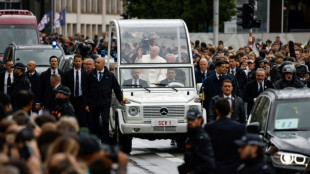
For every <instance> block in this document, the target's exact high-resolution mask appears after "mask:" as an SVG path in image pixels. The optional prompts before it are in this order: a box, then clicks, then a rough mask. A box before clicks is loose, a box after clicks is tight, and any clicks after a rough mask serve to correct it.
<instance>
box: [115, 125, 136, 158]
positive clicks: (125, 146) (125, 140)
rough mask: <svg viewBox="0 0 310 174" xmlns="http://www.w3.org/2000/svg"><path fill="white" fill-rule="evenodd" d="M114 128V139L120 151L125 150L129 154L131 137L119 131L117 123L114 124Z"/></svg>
mask: <svg viewBox="0 0 310 174" xmlns="http://www.w3.org/2000/svg"><path fill="white" fill-rule="evenodd" d="M115 128H116V134H115V136H116V141H117V144H118V145H119V147H120V149H121V151H122V152H125V153H127V154H130V152H131V150H132V137H131V136H129V135H124V134H122V133H121V131H120V129H119V126H118V123H117V124H116V125H115Z"/></svg>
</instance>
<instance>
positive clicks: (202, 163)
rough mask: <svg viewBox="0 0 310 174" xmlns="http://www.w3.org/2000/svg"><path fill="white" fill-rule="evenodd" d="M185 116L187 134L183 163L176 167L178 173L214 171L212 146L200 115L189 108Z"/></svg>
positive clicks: (208, 172)
mask: <svg viewBox="0 0 310 174" xmlns="http://www.w3.org/2000/svg"><path fill="white" fill-rule="evenodd" d="M186 117H187V129H188V136H187V138H186V140H185V152H184V161H185V163H184V164H182V165H180V166H179V167H178V170H179V173H180V174H188V173H195V174H202V173H207V174H210V173H214V169H215V161H214V155H213V148H212V144H211V140H210V138H209V136H208V134H207V133H206V131H205V130H204V129H203V128H202V123H203V118H202V115H201V113H200V112H199V111H198V110H197V109H190V110H189V111H188V112H187V116H186Z"/></svg>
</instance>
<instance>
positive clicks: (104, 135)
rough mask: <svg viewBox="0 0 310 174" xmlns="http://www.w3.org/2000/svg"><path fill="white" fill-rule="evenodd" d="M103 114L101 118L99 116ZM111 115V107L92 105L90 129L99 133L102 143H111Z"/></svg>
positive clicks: (93, 132)
mask: <svg viewBox="0 0 310 174" xmlns="http://www.w3.org/2000/svg"><path fill="white" fill-rule="evenodd" d="M99 116H101V119H100V118H99ZM109 116H110V107H91V108H90V117H89V130H90V133H91V134H95V135H97V136H98V137H99V138H100V139H101V142H102V143H106V144H109Z"/></svg>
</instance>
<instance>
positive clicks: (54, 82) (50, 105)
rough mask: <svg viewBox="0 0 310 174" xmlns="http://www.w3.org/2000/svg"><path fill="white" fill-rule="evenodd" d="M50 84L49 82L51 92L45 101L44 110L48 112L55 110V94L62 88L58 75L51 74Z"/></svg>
mask: <svg viewBox="0 0 310 174" xmlns="http://www.w3.org/2000/svg"><path fill="white" fill-rule="evenodd" d="M50 82H51V91H52V92H51V94H50V96H49V97H48V99H47V104H46V107H45V109H46V110H48V111H49V112H52V110H53V109H54V108H55V105H56V92H57V90H58V89H59V88H62V87H63V85H62V84H61V77H60V75H59V74H52V76H51V79H50ZM73 116H74V115H73Z"/></svg>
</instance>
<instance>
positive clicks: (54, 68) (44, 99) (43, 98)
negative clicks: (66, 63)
mask: <svg viewBox="0 0 310 174" xmlns="http://www.w3.org/2000/svg"><path fill="white" fill-rule="evenodd" d="M49 61H50V65H51V66H50V68H48V69H47V70H46V71H44V72H42V73H41V79H40V84H41V86H40V89H41V92H40V93H41V95H40V103H41V107H42V108H43V109H45V108H46V107H47V104H48V100H49V98H50V96H51V94H52V87H51V82H50V78H51V75H53V74H59V75H60V76H62V75H63V72H62V70H61V69H59V68H58V58H57V57H56V56H51V57H50V58H49Z"/></svg>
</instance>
